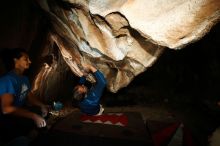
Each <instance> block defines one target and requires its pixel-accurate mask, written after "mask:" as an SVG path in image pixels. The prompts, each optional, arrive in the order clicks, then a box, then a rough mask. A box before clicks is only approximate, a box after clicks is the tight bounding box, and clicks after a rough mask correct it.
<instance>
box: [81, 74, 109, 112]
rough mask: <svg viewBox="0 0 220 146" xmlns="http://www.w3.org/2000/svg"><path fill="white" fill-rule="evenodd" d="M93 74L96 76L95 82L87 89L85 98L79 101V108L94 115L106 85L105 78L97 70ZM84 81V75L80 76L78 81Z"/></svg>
mask: <svg viewBox="0 0 220 146" xmlns="http://www.w3.org/2000/svg"><path fill="white" fill-rule="evenodd" d="M93 74H94V76H95V78H96V83H95V84H94V85H93V86H92V87H91V88H90V89H89V91H88V93H87V95H86V96H85V98H84V99H83V100H82V101H81V102H80V103H79V106H80V110H81V111H82V112H83V113H85V114H88V115H95V114H97V113H98V112H99V110H100V105H99V100H100V97H101V96H102V92H103V90H104V88H105V86H106V79H105V77H104V76H103V74H102V73H101V72H100V71H99V70H97V71H96V72H95V73H93ZM85 81H86V80H85V77H81V78H80V81H79V83H80V84H84V83H85Z"/></svg>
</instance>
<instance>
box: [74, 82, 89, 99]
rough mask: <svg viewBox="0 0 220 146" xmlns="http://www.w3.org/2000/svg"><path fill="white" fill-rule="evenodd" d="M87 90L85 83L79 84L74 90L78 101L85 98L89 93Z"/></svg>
mask: <svg viewBox="0 0 220 146" xmlns="http://www.w3.org/2000/svg"><path fill="white" fill-rule="evenodd" d="M87 90H88V89H87V87H86V86H85V85H77V86H76V87H75V88H74V90H73V91H74V93H73V98H74V99H75V100H77V101H81V100H83V99H84V97H85V95H86V93H87Z"/></svg>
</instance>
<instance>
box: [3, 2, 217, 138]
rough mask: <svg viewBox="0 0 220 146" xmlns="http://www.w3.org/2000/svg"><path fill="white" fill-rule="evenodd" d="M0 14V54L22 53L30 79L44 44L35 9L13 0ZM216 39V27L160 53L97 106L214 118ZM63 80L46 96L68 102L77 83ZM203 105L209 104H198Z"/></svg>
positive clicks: (69, 78)
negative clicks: (204, 112)
mask: <svg viewBox="0 0 220 146" xmlns="http://www.w3.org/2000/svg"><path fill="white" fill-rule="evenodd" d="M0 9H1V11H2V12H1V13H0V15H1V18H2V23H1V24H0V32H1V34H0V40H1V41H0V48H1V49H0V51H2V50H3V49H4V48H14V47H23V48H28V50H29V52H30V56H31V58H32V60H33V61H32V62H33V64H32V67H31V68H30V70H29V72H28V73H27V75H28V76H29V77H30V79H33V77H34V75H36V69H35V68H39V65H40V64H41V63H43V61H44V60H39V57H38V54H41V53H42V52H40V51H41V50H39V49H38V48H41V47H42V44H44V43H45V40H44V39H45V38H46V34H47V30H48V27H50V25H49V24H48V22H47V19H46V18H45V16H44V14H42V12H41V11H40V10H39V8H38V7H37V6H36V5H35V4H33V3H32V2H30V1H27V0H22V1H19V2H18V1H16V2H15V3H14V4H12V3H11V1H7V2H5V3H4V5H1V6H0ZM219 40H220V24H219V23H218V24H216V25H215V26H214V27H213V28H212V29H211V30H210V32H209V33H208V34H206V35H205V36H204V37H203V38H202V39H200V40H198V41H196V42H193V43H191V44H189V45H188V46H186V47H185V48H183V49H181V50H172V49H169V48H166V49H165V51H164V53H163V54H162V55H161V56H160V58H159V59H158V60H157V61H156V62H155V63H154V64H153V66H152V67H149V68H148V69H147V70H146V71H145V72H144V73H141V74H140V75H138V76H137V77H136V78H135V79H134V80H133V81H132V82H131V83H130V84H129V85H128V86H127V87H125V88H123V89H121V90H120V91H119V92H117V93H110V92H109V91H107V90H105V92H104V95H103V97H102V99H101V103H102V104H103V105H104V106H107V107H120V106H137V105H138V106H152V105H155V104H156V105H168V106H170V107H172V108H171V109H172V110H173V109H174V110H179V108H182V109H187V108H188V107H189V108H191V107H197V109H198V111H197V110H195V112H197V113H199V112H201V111H200V110H199V108H201V106H213V107H209V108H210V109H211V110H212V109H214V110H215V109H216V111H215V112H216V113H218V114H219V113H220V112H219V109H218V108H216V102H217V101H220V90H219V87H220V76H219V75H220V50H219V46H220V41H219ZM63 68H65V69H66V68H67V66H63ZM60 70H62V68H60ZM5 71H6V70H5V68H4V63H3V62H1V60H0V75H2V74H3V73H4V72H5ZM63 76H64V78H63V79H66V80H65V81H64V80H60V81H59V85H57V86H56V88H55V89H54V94H53V95H48V96H54V98H55V100H61V101H63V102H66V101H67V102H68V101H69V100H70V98H69V97H70V96H71V95H72V87H73V85H74V84H76V81H77V80H78V78H77V77H75V76H74V75H73V74H72V73H71V71H70V70H69V71H67V72H66V73H65V74H64V75H63ZM58 80H59V79H58ZM57 89H59V90H57ZM63 91H65V92H63ZM54 98H53V100H54ZM207 101H208V103H211V104H204V103H207ZM49 102H51V101H49ZM182 109H181V110H182ZM205 118H207V117H206V116H204V117H203V119H202V120H204V119H205ZM215 118H216V117H214V120H216V121H217V118H216V119H215ZM198 120H201V119H199V118H198ZM216 121H215V122H216ZM203 122H204V121H203ZM215 124H216V123H215ZM218 126H219V125H218ZM201 137H202V136H201ZM201 137H200V138H201Z"/></svg>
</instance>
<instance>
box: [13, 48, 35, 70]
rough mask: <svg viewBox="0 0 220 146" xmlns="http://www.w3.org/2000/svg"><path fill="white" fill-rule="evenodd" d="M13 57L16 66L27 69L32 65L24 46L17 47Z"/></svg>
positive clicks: (16, 67)
mask: <svg viewBox="0 0 220 146" xmlns="http://www.w3.org/2000/svg"><path fill="white" fill-rule="evenodd" d="M11 58H12V59H13V62H14V66H13V67H14V68H15V69H20V70H26V69H28V68H29V67H30V64H31V61H30V58H29V55H28V53H27V52H26V50H24V49H22V48H16V49H14V50H13V52H12V56H11Z"/></svg>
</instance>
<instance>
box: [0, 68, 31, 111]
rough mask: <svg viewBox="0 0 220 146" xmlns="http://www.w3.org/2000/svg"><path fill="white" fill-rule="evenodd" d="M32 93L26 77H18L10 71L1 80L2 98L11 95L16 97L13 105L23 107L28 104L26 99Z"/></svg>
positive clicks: (0, 93) (0, 92)
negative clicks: (4, 95)
mask: <svg viewBox="0 0 220 146" xmlns="http://www.w3.org/2000/svg"><path fill="white" fill-rule="evenodd" d="M29 91H30V82H29V80H28V78H27V77H26V76H22V75H17V74H16V73H15V72H13V71H10V72H9V73H7V74H6V75H4V76H3V77H1V78H0V96H1V95H3V94H5V93H9V94H12V95H13V96H14V103H13V105H14V106H16V107H21V106H23V105H24V104H25V102H26V97H27V94H28V92H29Z"/></svg>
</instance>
